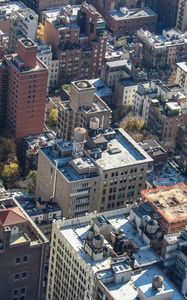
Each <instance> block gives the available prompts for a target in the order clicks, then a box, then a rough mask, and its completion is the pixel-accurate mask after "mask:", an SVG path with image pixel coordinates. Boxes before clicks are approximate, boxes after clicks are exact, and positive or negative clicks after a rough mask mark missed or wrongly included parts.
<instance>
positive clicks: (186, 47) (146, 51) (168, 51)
mask: <svg viewBox="0 0 187 300" xmlns="http://www.w3.org/2000/svg"><path fill="white" fill-rule="evenodd" d="M137 38H138V40H139V41H140V43H141V44H142V45H143V63H144V64H145V65H146V66H147V67H149V68H154V69H159V68H163V69H164V68H166V67H171V66H172V64H174V63H176V62H180V61H185V60H186V59H187V35H186V33H180V32H177V31H176V30H174V29H172V30H168V31H166V30H163V33H162V35H155V34H153V33H150V32H149V31H147V30H142V29H140V30H138V31H137Z"/></svg>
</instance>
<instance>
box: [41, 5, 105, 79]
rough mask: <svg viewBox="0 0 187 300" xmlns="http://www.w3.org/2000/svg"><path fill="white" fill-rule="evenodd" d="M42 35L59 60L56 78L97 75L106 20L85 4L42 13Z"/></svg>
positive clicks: (99, 71) (96, 76)
mask: <svg viewBox="0 0 187 300" xmlns="http://www.w3.org/2000/svg"><path fill="white" fill-rule="evenodd" d="M43 19H44V38H45V41H46V42H47V43H48V44H50V45H51V46H52V50H53V54H54V57H55V59H59V74H58V77H59V80H60V81H62V82H66V83H67V82H70V81H72V80H77V79H85V78H87V79H92V78H98V77H100V75H101V66H102V64H103V62H104V59H105V52H106V44H107V36H106V35H105V21H104V19H103V18H102V17H101V15H100V14H99V13H98V12H97V11H96V10H95V8H94V7H93V6H91V5H88V4H87V3H83V4H82V5H81V6H80V5H79V6H70V5H68V6H64V7H63V8H59V9H53V10H49V11H46V12H44V13H43Z"/></svg>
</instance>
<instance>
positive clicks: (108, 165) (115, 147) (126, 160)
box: [96, 129, 152, 170]
mask: <svg viewBox="0 0 187 300" xmlns="http://www.w3.org/2000/svg"><path fill="white" fill-rule="evenodd" d="M115 132H116V134H115V137H114V138H112V139H111V140H109V142H108V149H107V150H104V151H103V152H102V155H101V158H98V159H96V163H97V165H98V166H100V167H101V168H102V169H103V170H110V169H115V168H120V167H124V166H130V165H136V164H141V163H144V162H146V161H147V162H152V159H151V158H150V156H149V155H148V154H147V153H146V152H145V151H144V150H143V149H142V148H141V147H140V146H139V145H138V144H137V143H136V142H135V141H134V140H133V139H132V138H131V137H130V136H129V135H128V134H127V133H126V132H125V131H124V130H122V129H116V131H115Z"/></svg>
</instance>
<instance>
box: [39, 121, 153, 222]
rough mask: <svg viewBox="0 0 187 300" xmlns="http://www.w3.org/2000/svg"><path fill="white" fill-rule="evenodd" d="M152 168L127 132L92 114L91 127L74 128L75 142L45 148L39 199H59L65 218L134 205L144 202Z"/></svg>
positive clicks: (42, 156) (57, 143)
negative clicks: (104, 124)
mask: <svg viewBox="0 0 187 300" xmlns="http://www.w3.org/2000/svg"><path fill="white" fill-rule="evenodd" d="M94 128H95V129H94ZM96 128H97V129H96ZM151 167H152V159H151V158H150V156H149V155H148V154H147V153H146V152H144V151H143V149H142V148H141V147H140V146H138V144H137V143H136V142H135V141H134V140H133V139H132V138H131V137H130V136H129V135H128V134H127V133H126V132H125V131H123V130H122V129H116V130H114V129H112V128H107V129H102V127H100V126H99V119H98V118H97V117H92V118H91V119H90V126H89V127H88V128H87V130H86V129H84V128H75V129H74V138H73V140H70V141H67V142H65V141H62V140H57V141H56V143H55V144H54V145H53V146H51V147H45V148H41V149H40V152H39V158H38V169H37V183H36V199H39V198H41V199H42V200H43V201H46V202H48V201H52V202H57V203H58V205H59V206H60V207H61V209H62V214H63V216H64V217H65V218H71V217H78V216H82V215H84V214H85V213H87V212H91V211H94V210H97V211H106V210H113V209H116V208H119V207H124V206H128V205H131V204H133V203H134V202H136V201H138V199H139V195H140V191H141V190H142V189H144V188H145V184H146V176H147V172H148V171H149V170H150V169H151Z"/></svg>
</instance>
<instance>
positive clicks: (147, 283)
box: [105, 266, 185, 300]
mask: <svg viewBox="0 0 187 300" xmlns="http://www.w3.org/2000/svg"><path fill="white" fill-rule="evenodd" d="M156 275H160V276H162V277H163V278H164V281H163V287H162V289H161V290H158V291H157V293H156V291H155V292H154V293H153V290H152V289H151V287H152V279H153V277H154V276H156ZM105 286H106V288H107V289H108V291H109V293H110V294H111V296H112V297H113V299H115V300H119V299H125V300H136V299H137V294H138V288H141V289H142V291H143V292H144V293H145V294H146V296H147V297H148V298H149V297H151V296H152V297H153V296H156V295H158V296H160V297H163V296H164V294H165V293H166V292H167V291H171V290H173V296H172V298H171V300H184V299H185V298H184V297H183V296H182V294H181V293H179V292H178V290H177V289H176V288H175V286H174V285H173V284H172V283H171V282H170V281H169V279H168V278H167V277H165V275H164V273H163V272H162V270H161V269H160V268H159V267H157V266H152V267H150V268H147V269H145V270H142V271H137V272H135V273H134V274H133V276H132V278H131V280H130V281H129V282H127V283H118V284H116V283H112V284H111V283H108V284H105Z"/></svg>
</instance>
